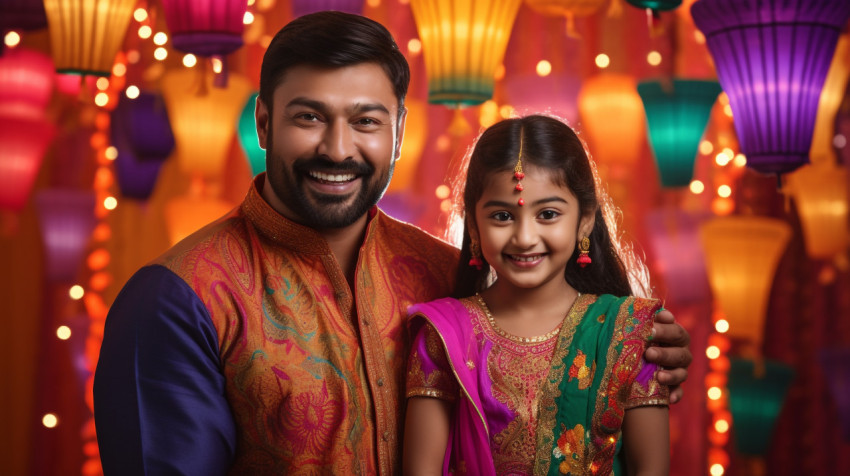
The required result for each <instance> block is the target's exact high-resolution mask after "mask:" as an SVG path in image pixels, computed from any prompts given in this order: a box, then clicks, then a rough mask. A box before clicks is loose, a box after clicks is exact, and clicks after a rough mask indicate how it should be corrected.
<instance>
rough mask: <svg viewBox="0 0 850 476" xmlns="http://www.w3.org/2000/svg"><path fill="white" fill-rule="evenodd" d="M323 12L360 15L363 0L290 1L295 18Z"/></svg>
mask: <svg viewBox="0 0 850 476" xmlns="http://www.w3.org/2000/svg"><path fill="white" fill-rule="evenodd" d="M325 10H335V11H338V12H345V13H353V14H355V15H362V14H363V0H292V16H293V17H295V18H298V17H301V16H304V15H307V14H309V13H316V12H323V11H325Z"/></svg>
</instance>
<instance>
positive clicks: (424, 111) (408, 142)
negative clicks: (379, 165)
mask: <svg viewBox="0 0 850 476" xmlns="http://www.w3.org/2000/svg"><path fill="white" fill-rule="evenodd" d="M404 106H405V107H406V108H407V119H406V120H405V124H404V140H403V141H402V143H401V155H400V156H399V159H398V161H396V163H395V169H394V170H393V178H392V180H390V185H389V187H387V192H388V193H396V192H406V191H409V190H410V189H411V188H412V187H413V180H414V177H416V169H417V168H419V159H420V158H421V157H422V151H423V150H424V149H425V141H426V140H427V139H428V105H427V104H425V103H424V102H422V101H420V100H418V99H412V98H408V99H405V101H404Z"/></svg>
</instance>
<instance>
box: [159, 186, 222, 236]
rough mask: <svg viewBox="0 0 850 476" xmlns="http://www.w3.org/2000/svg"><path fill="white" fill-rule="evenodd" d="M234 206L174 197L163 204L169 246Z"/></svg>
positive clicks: (194, 197)
mask: <svg viewBox="0 0 850 476" xmlns="http://www.w3.org/2000/svg"><path fill="white" fill-rule="evenodd" d="M233 207H234V205H233V204H232V203H230V202H228V201H226V200H221V199H218V198H211V197H204V196H201V195H187V196H183V197H175V198H172V199H171V200H169V201H168V202H167V203H166V204H165V211H164V213H165V226H166V228H167V229H168V239H169V240H170V241H171V245H172V246H173V245H175V244H177V243H178V242H179V241H180V240H182V239H183V238H186V237H187V236H189V235H191V234H192V233H194V232H195V231H197V230H199V229H201V228H202V227H203V226H205V225H207V224H209V223H210V222H212V221H213V220H217V219H219V218H221V217H223V216H224V215H225V214H227V213H228V212H229V211H230V210H232V209H233Z"/></svg>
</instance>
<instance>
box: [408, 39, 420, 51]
mask: <svg viewBox="0 0 850 476" xmlns="http://www.w3.org/2000/svg"><path fill="white" fill-rule="evenodd" d="M407 52H408V53H410V54H412V55H418V54H419V53H421V52H422V42H421V41H419V38H411V39H410V41H408V42H407Z"/></svg>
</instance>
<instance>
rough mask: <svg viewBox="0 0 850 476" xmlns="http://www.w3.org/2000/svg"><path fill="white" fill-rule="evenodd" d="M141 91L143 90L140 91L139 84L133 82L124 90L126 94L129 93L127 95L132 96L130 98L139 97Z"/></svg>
mask: <svg viewBox="0 0 850 476" xmlns="http://www.w3.org/2000/svg"><path fill="white" fill-rule="evenodd" d="M140 92H141V91H139V87H138V86H135V85H132V84H131V85H129V86H127V90H126V91H124V94H125V95H127V97H128V98H130V99H136V98H137V97H139V93H140Z"/></svg>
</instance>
